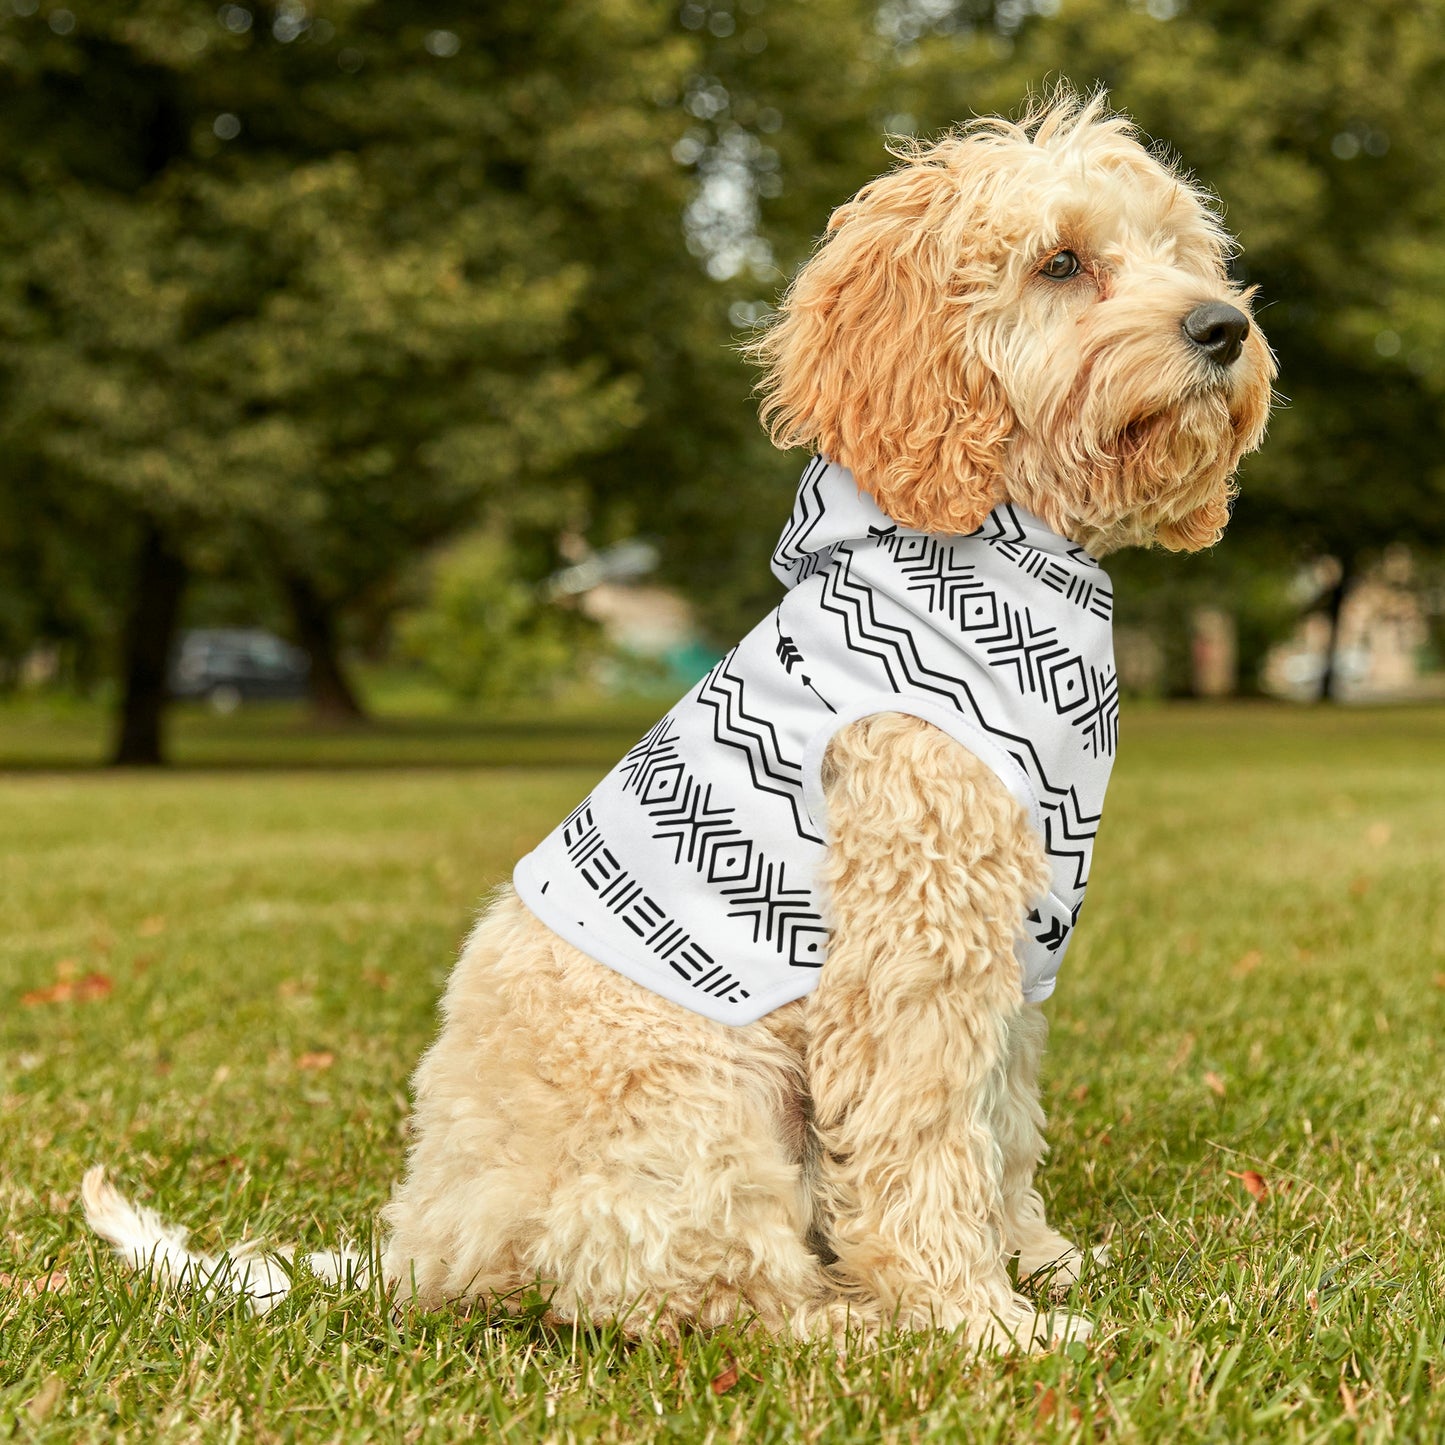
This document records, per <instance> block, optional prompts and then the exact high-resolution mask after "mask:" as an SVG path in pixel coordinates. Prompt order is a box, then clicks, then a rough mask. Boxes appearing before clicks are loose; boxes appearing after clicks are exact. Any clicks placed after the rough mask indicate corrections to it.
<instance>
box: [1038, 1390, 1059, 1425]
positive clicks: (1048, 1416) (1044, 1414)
mask: <svg viewBox="0 0 1445 1445" xmlns="http://www.w3.org/2000/svg"><path fill="white" fill-rule="evenodd" d="M1058 1408H1059V1397H1058V1395H1057V1394H1055V1393H1054V1391H1053V1390H1052V1389H1046V1390H1041V1391H1040V1392H1039V1397H1038V1402H1037V1404H1036V1405H1035V1406H1034V1424H1035V1425H1039V1426H1044V1425H1052V1424H1053V1423H1054V1415H1055V1414H1056V1413H1057V1411H1058Z"/></svg>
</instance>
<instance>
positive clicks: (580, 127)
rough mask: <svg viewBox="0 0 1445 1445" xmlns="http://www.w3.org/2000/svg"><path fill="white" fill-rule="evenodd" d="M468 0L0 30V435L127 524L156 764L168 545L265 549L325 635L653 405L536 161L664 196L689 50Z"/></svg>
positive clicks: (141, 739)
mask: <svg viewBox="0 0 1445 1445" xmlns="http://www.w3.org/2000/svg"><path fill="white" fill-rule="evenodd" d="M456 13H457V16H458V18H457V19H456V20H454V21H452V22H449V23H450V24H451V26H452V28H445V26H444V25H443V23H442V22H441V21H440V20H439V19H438V18H437V12H435V11H432V12H429V13H428V15H427V16H426V17H425V19H424V20H423V19H421V18H419V17H418V15H417V12H416V9H415V7H413V6H411V5H408V4H403V3H387V0H377V3H372V4H366V3H350V4H337V5H335V6H333V7H330V8H329V9H328V10H327V12H326V13H325V14H324V15H316V16H313V15H311V14H310V13H309V12H308V11H307V10H306V9H305V7H304V6H302V5H300V4H297V3H283V4H281V5H279V6H278V7H277V8H276V9H275V10H274V12H272V13H271V14H270V15H269V16H266V15H259V14H256V13H254V12H252V11H251V10H249V9H247V8H245V7H242V6H238V5H224V6H221V7H220V9H219V10H214V9H213V8H212V7H211V6H209V5H203V4H185V3H171V0H140V3H124V4H122V3H118V0H112V3H97V4H95V5H92V6H88V7H86V10H85V13H84V15H83V16H81V17H80V18H79V19H77V17H76V16H75V15H74V14H72V12H69V11H65V12H55V14H53V15H50V16H48V17H47V16H42V15H38V14H37V15H30V16H14V15H11V16H9V17H8V18H6V19H5V20H4V21H0V25H3V27H4V28H3V30H0V78H3V81H4V82H5V83H6V84H7V85H8V86H9V87H10V89H11V99H10V103H8V104H7V107H6V110H5V113H4V117H3V119H0V220H3V222H4V223H5V225H6V230H7V234H8V235H9V237H10V238H11V245H10V247H9V248H8V249H7V251H6V253H5V255H4V257H3V259H0V372H3V376H4V379H5V383H6V385H5V395H4V398H3V401H0V440H3V442H4V443H5V445H6V447H7V450H8V453H9V455H11V456H14V457H18V458H21V459H23V460H22V465H23V467H24V468H25V469H26V471H27V472H28V473H29V474H30V475H32V476H34V477H35V478H36V479H37V482H38V486H39V488H40V489H41V490H42V491H43V492H44V493H46V494H48V495H53V494H57V493H60V492H72V493H75V494H82V493H83V494H86V495H88V496H93V497H95V498H97V501H96V504H95V505H96V506H97V507H111V508H116V509H118V510H119V511H120V512H121V513H122V514H123V515H124V516H125V517H126V519H127V522H128V525H127V527H126V528H125V531H126V532H128V533H129V535H131V536H132V537H133V539H134V540H133V543H132V546H133V548H134V552H133V562H132V573H133V578H134V581H133V584H132V590H133V597H132V602H131V604H130V606H129V608H128V616H129V618H130V625H129V626H128V627H126V628H125V629H124V635H125V637H126V638H127V639H128V642H127V644H126V648H125V657H124V662H123V668H122V671H123V675H124V677H125V687H124V693H123V695H124V698H125V704H124V716H123V718H122V720H121V725H120V727H119V729H118V742H117V749H116V754H115V756H116V759H117V760H118V761H124V762H139V763H147V762H155V761H158V760H159V758H160V755H161V738H160V721H159V720H160V703H161V693H160V689H161V686H162V678H163V662H162V666H161V667H159V668H158V667H157V662H156V659H157V657H160V658H161V659H162V660H163V659H164V657H165V655H166V653H167V652H168V651H169V643H170V638H169V633H170V632H171V631H173V628H174V624H175V619H176V617H177V616H178V612H179V606H180V599H181V595H182V592H183V589H184V586H185V578H186V572H187V570H188V568H190V567H194V566H195V565H197V564H198V563H200V564H203V565H204V564H207V563H210V564H212V565H216V564H217V561H218V559H220V560H221V561H224V558H225V557H226V556H227V555H228V554H230V555H235V554H237V553H239V552H243V551H245V550H248V549H250V550H255V549H260V550H261V551H262V553H263V555H265V556H266V557H267V559H268V560H269V562H270V563H271V565H272V567H273V569H274V571H275V573H276V575H277V576H278V578H280V579H281V582H282V585H283V586H284V587H285V590H286V593H287V595H288V596H289V598H290V600H291V603H292V608H293V612H294V614H295V615H296V616H297V618H298V621H299V623H300V626H301V630H303V631H306V632H307V633H308V640H310V641H311V643H312V645H313V647H316V648H317V649H318V650H319V651H320V652H321V653H322V654H325V653H326V652H327V651H328V646H327V644H328V642H329V641H330V639H331V637H333V636H334V629H335V619H336V617H337V614H338V612H339V611H340V610H341V609H343V608H344V607H346V606H347V605H349V604H351V603H353V602H355V601H356V600H357V599H358V598H359V597H361V596H363V595H364V594H365V593H366V592H367V591H368V590H371V589H375V588H377V587H380V586H383V585H385V584H386V583H387V582H388V581H389V579H390V578H391V577H392V576H393V575H394V574H395V572H396V570H397V569H398V567H399V566H401V565H402V563H403V562H404V561H405V560H406V559H407V558H408V557H410V556H411V555H413V554H414V553H415V551H416V549H417V548H418V547H420V546H423V545H426V544H427V543H430V542H432V541H434V540H436V539H438V538H440V537H443V536H445V535H447V534H448V533H450V532H451V531H453V530H454V529H456V528H457V527H458V526H459V525H460V524H461V523H462V522H464V521H467V520H469V519H471V518H472V517H473V516H474V515H475V514H476V513H477V512H478V510H479V509H481V508H483V507H485V506H486V505H488V504H489V503H491V504H495V505H497V506H499V507H505V508H513V507H518V508H520V509H521V510H523V511H524V512H526V511H528V510H530V513H531V514H532V515H534V516H536V517H541V518H544V519H545V520H546V521H547V522H548V523H549V524H550V525H555V524H556V521H557V519H558V517H559V516H560V515H564V514H565V513H566V512H567V511H568V510H569V509H570V508H574V507H575V502H573V501H572V500H571V499H570V491H575V476H574V475H573V474H571V473H570V472H569V468H570V467H571V466H572V464H573V463H574V462H575V461H576V460H577V459H578V458H579V457H581V456H583V455H585V454H586V453H588V452H589V451H595V450H597V449H598V448H600V447H602V446H604V445H605V444H607V443H608V442H609V441H611V440H612V439H613V438H615V437H616V436H617V434H618V433H619V432H621V431H623V430H625V429H626V428H628V427H630V426H634V425H636V424H637V422H638V421H639V420H640V412H639V410H638V407H637V400H636V398H637V391H638V384H637V381H636V378H635V377H634V376H632V375H629V374H627V373H625V372H623V371H620V370H619V368H618V367H617V366H616V365H615V364H614V362H613V361H612V360H611V359H610V358H609V357H607V356H606V355H605V354H599V353H598V352H597V350H596V349H595V348H594V347H593V346H592V345H591V344H590V343H589V340H588V337H587V334H586V332H585V329H583V328H581V327H579V325H578V315H579V308H580V303H581V298H582V296H583V295H584V293H585V292H586V290H587V288H588V286H589V283H590V280H591V278H590V277H589V274H588V270H587V266H586V264H585V263H584V262H583V261H579V259H578V257H577V255H576V254H575V253H576V251H577V249H578V247H577V232H576V230H575V223H576V220H577V217H576V215H575V214H573V213H571V212H569V210H568V208H567V206H566V205H565V204H563V203H562V202H561V201H559V198H558V192H559V186H558V182H557V176H558V175H559V174H560V173H562V172H563V171H566V170H568V169H569V168H571V167H574V166H576V165H577V164H579V163H580V164H582V165H584V166H585V167H587V168H588V169H589V170H592V171H595V173H596V174H597V175H598V176H605V177H606V180H607V183H608V184H609V185H610V186H611V187H612V188H613V193H614V195H616V196H625V197H627V198H628V203H629V205H630V206H631V215H632V223H633V224H634V225H637V226H641V225H643V224H645V223H646V222H647V221H651V222H652V223H653V224H665V223H666V222H669V221H672V220H673V219H674V218H675V216H676V214H677V212H678V211H680V207H681V202H682V198H683V196H684V195H685V179H684V178H683V177H682V176H681V175H680V173H678V172H677V169H676V167H674V166H673V165H672V163H671V161H670V159H668V153H669V150H670V146H671V143H672V140H673V139H674V138H675V133H676V132H677V131H678V130H679V125H678V122H677V120H676V118H675V117H673V116H670V115H668V114H667V113H666V112H664V111H662V110H659V109H658V107H657V106H655V105H654V104H653V103H652V101H651V98H650V97H651V94H652V92H653V91H654V90H655V89H656V88H657V87H658V86H660V85H664V84H667V85H672V86H673V87H675V88H680V85H681V82H682V78H683V77H684V76H685V74H686V73H687V70H688V54H689V46H688V44H687V42H686V41H685V40H680V39H679V37H678V36H677V35H676V34H674V33H673V29H672V25H671V16H670V15H669V14H668V13H667V12H666V11H665V10H663V9H661V8H660V7H659V6H658V5H656V4H651V3H646V0H636V3H628V0H622V3H602V0H553V3H550V4H521V3H515V0H514V3H510V4H505V3H504V4H498V5H493V6H488V7H485V8H482V9H478V10H473V9H470V8H462V7H458V9H457V11H456ZM57 16H60V17H63V18H61V19H60V20H59V21H58V22H57V19H56V17H57ZM268 22H269V23H268ZM624 53H625V54H626V55H627V56H628V64H627V65H626V66H621V67H620V66H618V65H617V64H616V63H615V61H616V57H617V56H618V55H620V54H624ZM659 157H660V159H659ZM561 189H562V190H563V191H565V188H561ZM659 213H660V214H659ZM569 483H572V484H574V485H573V486H572V487H571V488H570V489H569ZM22 506H23V503H22ZM114 540H115V539H114V538H113V539H112V545H113V544H114ZM163 633H164V634H166V635H162V634H163ZM328 671H334V669H328V668H327V667H325V666H323V667H322V669H321V672H322V675H325V674H326V673H327V672H328ZM332 680H333V683H335V681H336V678H335V677H334V676H333V679H332ZM334 690H335V691H336V692H337V694H338V696H339V697H340V696H342V695H343V694H344V691H345V690H344V688H335V689H334ZM341 705H343V706H344V705H345V704H344V698H343V701H342V703H341Z"/></svg>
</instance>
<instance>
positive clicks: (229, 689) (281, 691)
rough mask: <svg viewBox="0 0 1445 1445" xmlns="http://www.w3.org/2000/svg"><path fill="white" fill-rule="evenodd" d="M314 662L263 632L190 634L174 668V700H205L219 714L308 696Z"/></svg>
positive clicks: (200, 631) (223, 629)
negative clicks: (247, 704)
mask: <svg viewBox="0 0 1445 1445" xmlns="http://www.w3.org/2000/svg"><path fill="white" fill-rule="evenodd" d="M310 672H311V660H310V658H308V657H307V656H306V654H305V653H304V652H302V650H301V649H300V648H299V647H292V645H291V644H290V643H289V642H285V641H283V640H282V639H281V638H279V637H277V636H276V635H275V634H274V633H271V632H265V631H263V630H262V629H261V628H259V627H207V628H199V629H197V630H195V631H193V632H187V633H185V634H184V635H183V636H182V637H181V645H180V647H179V648H177V649H176V655H175V658H174V660H173V661H172V664H171V675H170V689H171V696H172V697H177V698H205V699H206V701H207V702H209V703H210V704H211V706H212V707H213V708H215V709H216V711H217V712H234V711H235V710H236V709H237V708H238V707H240V705H241V704H242V703H243V702H253V701H259V700H262V699H265V700H271V699H275V698H293V697H305V695H306V680H307V677H308V676H309V675H310Z"/></svg>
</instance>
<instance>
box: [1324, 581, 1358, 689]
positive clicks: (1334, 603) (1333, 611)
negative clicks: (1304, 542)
mask: <svg viewBox="0 0 1445 1445" xmlns="http://www.w3.org/2000/svg"><path fill="white" fill-rule="evenodd" d="M1354 580H1355V559H1354V558H1353V557H1341V558H1340V575H1339V577H1338V579H1337V580H1336V582H1335V585H1334V586H1333V587H1331V588H1330V595H1329V600H1328V602H1327V603H1326V606H1325V615H1326V617H1328V618H1329V622H1330V634H1329V641H1328V642H1327V643H1326V645H1325V666H1324V671H1323V672H1321V673H1320V696H1319V701H1320V702H1334V701H1335V691H1336V689H1337V688H1338V686H1339V675H1338V671H1337V661H1336V660H1337V658H1338V655H1339V647H1340V615H1341V614H1342V613H1343V612H1344V610H1345V598H1346V596H1347V595H1348V594H1349V590H1350V586H1351V584H1352V583H1353V582H1354Z"/></svg>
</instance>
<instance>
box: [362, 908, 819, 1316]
mask: <svg viewBox="0 0 1445 1445" xmlns="http://www.w3.org/2000/svg"><path fill="white" fill-rule="evenodd" d="M802 1008H803V1006H802V1005H801V1004H797V1005H789V1006H787V1007H786V1008H784V1009H780V1010H778V1011H776V1012H775V1013H774V1014H771V1015H769V1016H768V1018H766V1019H764V1020H762V1021H760V1022H758V1023H756V1024H752V1025H749V1026H747V1027H745V1028H732V1027H729V1026H727V1025H725V1024H719V1023H715V1022H713V1021H711V1020H709V1019H705V1018H703V1017H701V1016H700V1015H698V1014H694V1013H692V1012H690V1011H688V1010H686V1009H682V1008H679V1007H678V1006H677V1005H675V1004H672V1003H669V1002H668V1001H667V1000H665V999H662V998H659V997H658V996H657V995H656V994H653V993H651V992H650V991H648V990H647V989H645V988H642V987H640V986H639V985H637V984H635V983H633V982H632V981H631V980H629V979H626V978H623V977H622V976H621V975H620V974H617V973H615V972H613V971H612V970H611V969H608V968H605V967H603V966H602V965H601V964H599V963H596V962H595V961H593V960H592V959H590V958H587V957H586V956H585V955H583V954H582V953H580V952H579V951H578V950H577V949H575V948H573V947H571V945H569V944H567V943H565V942H563V941H562V940H561V939H558V938H557V937H556V936H555V935H554V934H552V933H551V932H550V931H549V930H548V929H546V928H545V927H544V926H543V925H542V924H541V923H540V922H539V921H538V920H537V919H536V918H535V917H534V916H533V915H532V914H531V913H530V912H529V911H528V910H527V909H526V908H525V907H524V906H523V904H522V903H521V902H520V901H519V900H518V899H517V898H516V897H515V895H513V894H512V893H511V892H510V890H504V891H503V893H502V894H501V896H500V897H499V898H498V900H497V901H496V902H495V903H494V904H493V906H492V908H491V910H490V911H489V913H488V915H487V916H486V918H484V919H483V921H482V922H481V923H480V924H479V925H478V928H477V930H476V932H475V933H474V935H473V937H472V940H471V942H470V943H469V944H468V946H467V948H466V950H465V952H464V954H463V957H462V960H461V962H460V963H459V964H458V966H457V969H456V972H455V974H454V975H453V978H452V980H451V983H450V984H449V986H448V989H447V995H446V1000H445V1003H444V1013H445V1024H444V1027H443V1029H442V1032H441V1035H440V1037H439V1038H438V1039H437V1041H436V1043H435V1044H434V1045H433V1047H432V1048H431V1050H430V1051H429V1052H428V1054H427V1056H426V1058H425V1059H424V1060H423V1062H422V1064H421V1067H420V1068H419V1069H418V1071H417V1075H416V1110H415V1114H414V1117H413V1143H412V1150H411V1158H410V1162H409V1169H408V1174H407V1178H406V1181H405V1182H404V1183H403V1184H402V1185H401V1187H400V1188H399V1189H398V1191H397V1193H396V1195H395V1196H394V1198H393V1200H392V1202H391V1204H390V1205H389V1207H388V1208H387V1211H386V1218H387V1221H388V1224H389V1225H390V1228H391V1238H390V1240H389V1242H388V1245H387V1252H386V1257H385V1261H384V1266H383V1267H384V1269H385V1272H386V1274H387V1277H388V1278H389V1279H391V1280H393V1281H395V1283H396V1284H397V1285H398V1287H399V1289H400V1292H401V1295H402V1297H403V1298H405V1297H407V1296H408V1295H410V1296H412V1297H415V1298H417V1299H418V1300H419V1301H420V1302H422V1303H427V1304H431V1303H437V1302H439V1301H441V1300H443V1299H454V1298H478V1299H481V1300H488V1299H495V1298H499V1297H500V1299H501V1302H502V1304H503V1307H504V1308H505V1307H506V1301H507V1299H509V1298H511V1299H515V1298H516V1297H517V1296H518V1295H520V1294H522V1293H529V1292H531V1291H533V1290H538V1291H540V1292H541V1294H542V1295H544V1296H546V1297H548V1298H549V1299H550V1301H551V1313H552V1315H553V1317H554V1318H556V1319H559V1320H572V1319H592V1320H597V1321H601V1320H606V1319H614V1320H618V1321H620V1322H621V1323H622V1325H623V1327H624V1328H625V1329H627V1330H629V1331H631V1332H634V1333H639V1334H641V1333H648V1332H652V1333H661V1334H664V1335H671V1334H675V1333H677V1332H678V1330H679V1329H680V1328H681V1327H682V1326H683V1325H684V1324H686V1323H693V1324H700V1325H703V1326H708V1325H718V1324H723V1323H731V1322H733V1321H735V1320H738V1319H751V1320H754V1321H756V1322H758V1323H759V1324H761V1325H763V1326H765V1327H767V1328H769V1329H772V1330H777V1331H782V1330H786V1329H788V1328H791V1327H792V1326H793V1322H794V1320H795V1318H796V1317H797V1315H798V1311H799V1310H800V1309H802V1308H803V1307H804V1306H805V1305H806V1303H807V1302H808V1301H810V1300H812V1299H814V1298H815V1297H818V1296H820V1295H822V1294H823V1292H824V1284H823V1279H822V1267H821V1265H820V1263H819V1261H818V1258H817V1256H816V1255H815V1254H813V1253H812V1251H811V1250H810V1249H809V1248H808V1246H807V1235H808V1229H809V1223H810V1213H809V1211H810V1195H809V1191H808V1189H807V1186H806V1184H805V1182H804V1178H803V1155H804V1139H805V1132H806V1123H805V1113H804V1108H803V1105H802V1098H803V1084H802V1074H803V1061H802V1048H801V1042H800V1038H799V1029H798V1024H799V1022H800V1020H801V1014H802Z"/></svg>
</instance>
